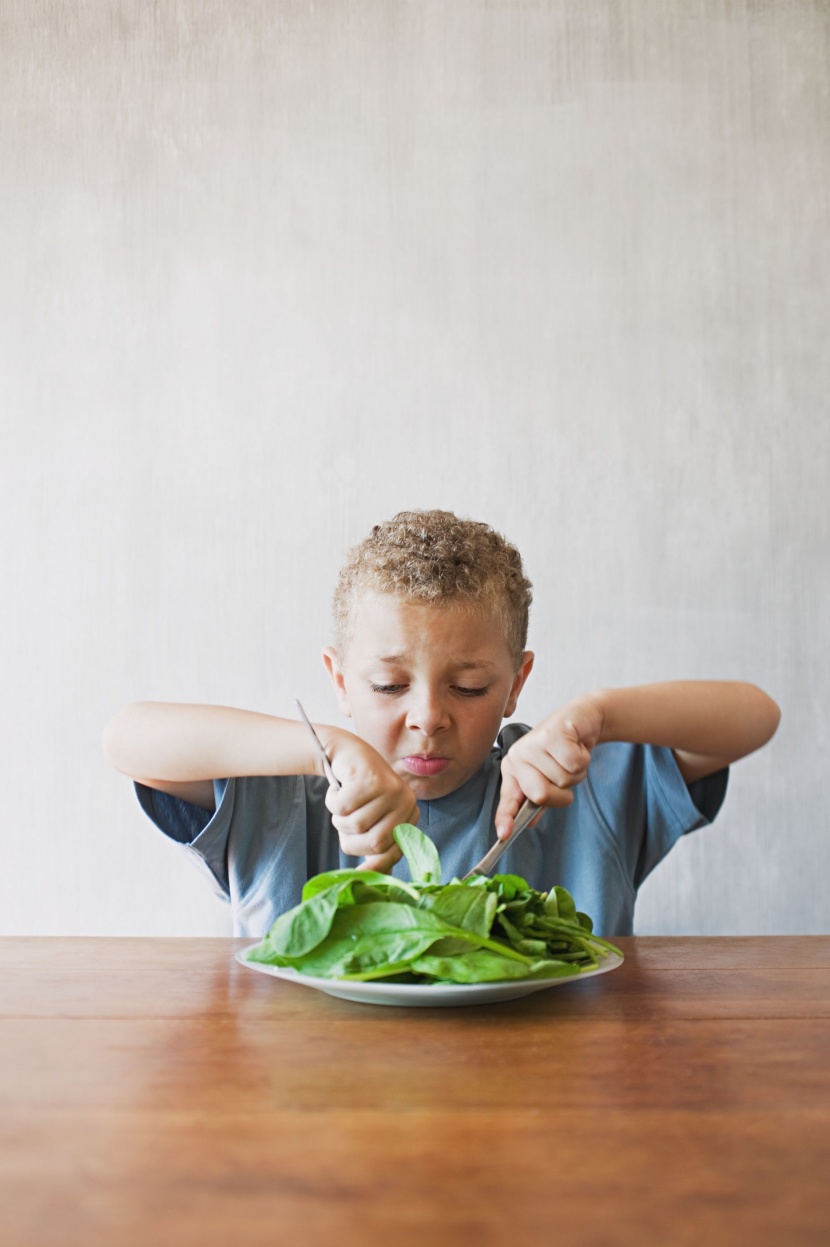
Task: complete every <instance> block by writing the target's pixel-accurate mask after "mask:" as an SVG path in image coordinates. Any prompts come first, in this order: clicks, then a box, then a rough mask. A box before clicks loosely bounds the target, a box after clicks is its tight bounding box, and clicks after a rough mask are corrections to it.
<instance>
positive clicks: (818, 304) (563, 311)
mask: <svg viewBox="0 0 830 1247" xmlns="http://www.w3.org/2000/svg"><path fill="white" fill-rule="evenodd" d="M828 34H830V7H828V5H827V4H826V3H824V0H815V2H812V3H811V2H810V0H756V2H755V3H753V4H752V5H747V4H746V3H744V2H743V0H700V2H699V3H696V4H693V5H692V4H688V3H685V0H675V2H674V3H671V2H670V0H669V2H666V0H630V2H628V3H626V2H623V0H621V2H617V0H607V2H603V0H570V2H568V3H558V2H556V0H550V2H548V3H532V2H527V3H514V4H508V3H499V2H495V3H491V2H485V0H454V2H453V3H452V4H445V3H443V2H441V0H435V2H433V0H429V2H415V0H397V2H396V3H389V0H365V2H363V3H350V2H349V0H323V2H319V0H318V2H317V3H314V4H312V3H310V2H297V3H257V2H255V0H243V2H238V3H233V4H225V3H220V2H219V0H213V2H212V3H205V2H204V0H198V2H197V0H178V2H176V0H167V2H166V3H165V4H161V5H143V4H135V3H133V2H132V0H89V2H88V3H85V4H82V5H68V4H65V3H59V2H58V0H38V2H37V3H32V2H31V0H2V2H0V171H2V173H0V238H1V239H2V258H1V259H0V263H1V264H2V269H1V270H0V350H2V359H1V360H0V366H1V367H2V372H1V373H0V386H1V387H2V391H1V392H0V403H2V439H3V440H2V446H3V455H2V465H1V466H2V473H3V482H2V490H1V491H0V517H2V533H3V546H4V566H3V585H4V589H5V592H4V595H3V612H2V641H3V650H2V653H3V659H4V661H3V688H2V704H3V710H4V715H3V736H2V759H3V771H4V774H3V780H4V782H3V798H4V800H3V805H4V810H3V819H2V827H1V828H0V836H2V849H3V853H2V861H3V869H2V872H0V931H2V932H6V933H21V934H28V933H45V934H55V933H65V934H79V933H98V932H100V933H144V934H166V933H171V934H191V933H205V934H213V933H223V932H226V931H229V930H230V925H229V918H228V915H227V911H226V910H224V909H223V908H222V906H221V905H220V904H219V903H218V902H216V901H215V900H214V899H213V898H212V896H210V895H209V893H208V892H207V890H206V889H205V887H204V884H203V882H202V880H201V878H200V877H199V876H198V875H197V874H196V872H195V871H193V869H192V867H191V866H190V864H189V863H188V862H187V861H185V860H183V859H182V858H180V856H179V855H178V853H177V852H176V850H175V849H174V848H173V847H171V846H169V845H168V844H167V843H166V842H165V841H164V840H163V838H162V837H161V836H160V834H159V833H157V832H156V831H155V830H154V829H153V828H152V826H151V825H150V824H149V823H148V822H147V821H146V820H145V818H144V816H143V815H142V814H141V813H140V811H139V809H138V806H137V803H136V802H135V800H134V798H133V797H132V794H131V791H130V789H129V786H128V784H127V783H126V781H124V780H123V779H121V778H120V777H118V776H116V775H115V774H113V773H111V772H110V771H109V770H108V768H107V766H106V764H105V762H104V760H103V757H102V755H101V751H100V733H101V729H102V727H103V725H104V723H105V722H106V721H107V719H108V718H109V717H110V715H111V714H112V713H113V712H114V711H115V710H116V709H117V708H118V707H119V706H121V705H123V704H125V703H126V702H129V701H131V700H134V699H138V698H159V699H169V700H194V701H197V700H202V701H212V702H227V703H231V704H236V705H245V706H251V707H254V708H257V709H261V710H272V711H274V712H275V713H288V714H290V713H292V706H293V698H294V696H295V695H301V696H302V697H303V699H304V701H305V702H306V704H307V706H308V709H309V710H310V711H311V712H312V713H313V714H314V715H317V716H319V717H326V716H328V717H332V716H334V715H335V714H336V711H335V710H334V707H333V702H332V699H331V698H330V696H329V693H328V689H327V685H326V682H325V678H324V673H323V671H322V667H321V665H320V662H319V649H320V647H321V646H322V645H323V644H324V643H325V642H326V641H327V640H328V639H329V631H328V602H329V594H330V589H331V585H332V582H333V578H334V574H335V571H336V569H337V567H338V565H339V562H340V559H341V557H342V554H343V552H344V550H345V549H346V547H347V546H348V545H349V544H351V543H352V542H354V541H356V540H358V539H359V538H360V537H362V536H363V535H364V533H365V532H366V531H367V530H368V528H369V527H370V525H371V524H372V523H374V522H375V521H377V520H378V519H380V518H383V517H386V516H388V515H390V514H391V513H393V512H394V511H395V510H398V509H400V508H402V507H417V506H435V505H440V506H446V507H450V508H453V509H456V510H457V511H459V512H460V513H462V514H467V515H472V516H475V517H477V518H482V519H486V520H487V521H489V522H490V523H492V524H493V525H495V526H496V527H498V528H500V529H502V530H503V531H504V532H505V533H506V534H507V535H508V536H509V537H510V538H512V539H513V540H514V541H516V542H517V543H518V544H519V546H520V548H521V549H522V550H523V552H524V554H525V557H526V562H527V566H528V570H529V573H530V575H531V577H532V579H533V580H534V582H535V586H536V603H535V610H534V614H533V619H532V635H531V642H532V645H533V647H534V648H535V649H536V650H537V651H538V654H539V659H538V665H537V670H536V672H535V674H534V678H533V684H532V686H531V687H530V688H529V690H528V692H527V694H526V696H525V699H524V703H523V705H522V707H521V710H522V716H521V717H523V718H527V719H529V720H531V721H532V720H533V719H534V718H536V717H539V716H541V715H542V713H543V712H545V711H548V710H550V709H553V708H554V706H555V705H556V704H558V703H559V702H560V701H561V700H563V699H564V698H566V697H567V696H568V695H570V694H573V693H575V692H578V691H581V690H583V689H586V688H589V687H592V686H595V685H597V684H607V683H632V682H637V681H646V680H659V679H663V678H669V677H676V676H712V677H736V678H745V679H749V680H754V681H756V682H758V683H760V684H761V685H762V686H764V687H765V688H767V689H768V690H769V691H770V692H771V693H772V694H773V695H774V696H775V697H776V698H777V699H778V700H779V701H780V703H781V705H782V707H783V712H784V718H783V722H782V726H781V729H780V731H779V734H778V736H777V737H776V739H775V740H774V742H773V743H772V745H770V746H769V747H768V748H767V749H766V750H765V751H763V753H762V754H760V755H757V756H755V757H753V758H751V759H749V760H747V761H746V762H744V763H742V764H741V765H739V766H738V767H737V768H736V769H735V771H734V773H733V778H732V782H731V790H730V794H729V797H728V800H727V804H726V806H725V809H724V812H723V814H722V816H721V818H720V819H719V820H718V823H717V824H716V826H715V827H714V828H712V829H711V830H710V831H708V832H705V833H703V834H700V835H697V836H695V837H692V838H690V839H689V840H688V842H685V843H683V844H682V845H681V846H680V847H679V848H678V849H677V850H676V851H675V853H674V854H673V855H672V857H671V858H670V859H669V860H668V861H667V862H666V863H664V865H663V866H662V867H661V868H660V869H659V870H658V871H657V872H656V874H655V875H654V876H653V877H652V879H651V880H650V881H649V883H648V884H647V885H646V888H645V890H644V892H643V894H642V900H641V907H640V910H639V922H638V927H639V929H640V930H641V931H644V932H704V933H705V932H727V933H736V932H808V931H827V930H830V908H828V900H827V888H826V883H825V880H826V878H827V875H828V866H830V850H828V817H827V813H826V811H827V800H826V794H825V790H824V784H823V775H824V771H825V768H826V759H827V753H828V745H830V739H828V714H827V709H826V708H827V704H828V700H830V673H829V672H828V645H827V638H826V621H827V620H828V617H830V616H828V607H829V606H830V603H829V602H828V586H830V575H829V574H828V572H830V567H828V557H827V556H828V526H829V525H830V507H828V504H827V498H826V494H827V485H828V450H829V449H830V447H828V441H829V440H830V439H829V438H828V421H827V414H826V403H827V394H828V391H830V367H829V366H828V351H827V346H826V343H827V326H828V310H830V309H828V303H829V302H830V296H829V295H828V291H829V290H830V283H828V275H829V274H828V267H830V266H829V265H828V249H827V238H828V203H829V202H830V160H828V154H829V153H828V147H830V142H829V140H830V127H828V115H830V114H828V103H830V91H829V90H828V59H830V58H828Z"/></svg>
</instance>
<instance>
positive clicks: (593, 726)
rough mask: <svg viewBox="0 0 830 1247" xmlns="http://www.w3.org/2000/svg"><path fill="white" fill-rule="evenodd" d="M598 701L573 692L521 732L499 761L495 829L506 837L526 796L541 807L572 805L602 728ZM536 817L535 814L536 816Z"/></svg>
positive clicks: (502, 838) (500, 837) (502, 836)
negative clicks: (575, 696)
mask: <svg viewBox="0 0 830 1247" xmlns="http://www.w3.org/2000/svg"><path fill="white" fill-rule="evenodd" d="M602 722H603V713H602V706H601V705H600V704H599V702H598V701H595V700H593V699H592V698H590V697H577V698H575V699H574V700H573V701H570V702H568V703H567V705H565V706H563V707H562V708H561V709H560V710H556V711H554V713H553V714H551V715H548V717H547V718H546V719H543V720H542V722H541V723H539V724H537V726H536V727H534V728H532V729H531V731H529V732H527V733H525V735H524V736H522V737H521V739H520V740H517V741H516V743H515V745H513V746H512V747H511V748H510V749H509V750H508V751H507V753H506V754H505V756H504V758H503V760H502V764H501V799H500V800H499V804H498V808H497V809H496V819H495V821H496V834H497V835H498V838H499V839H500V840H507V839H508V838H509V837H510V835H511V833H512V831H513V819H514V818H515V816H516V814H517V813H518V810H519V807H520V806H521V804H522V802H523V801H524V800H525V798H526V797H527V798H529V799H530V800H531V801H535V802H536V804H537V805H542V806H563V805H570V803H571V802H572V801H573V799H574V794H573V789H574V788H575V787H576V785H577V784H580V783H581V782H582V780H583V779H584V778H585V776H586V775H587V773H588V766H589V764H590V761H591V750H592V749H593V747H594V745H595V744H596V743H597V741H598V740H599V737H600V733H601V731H602ZM537 817H539V816H537Z"/></svg>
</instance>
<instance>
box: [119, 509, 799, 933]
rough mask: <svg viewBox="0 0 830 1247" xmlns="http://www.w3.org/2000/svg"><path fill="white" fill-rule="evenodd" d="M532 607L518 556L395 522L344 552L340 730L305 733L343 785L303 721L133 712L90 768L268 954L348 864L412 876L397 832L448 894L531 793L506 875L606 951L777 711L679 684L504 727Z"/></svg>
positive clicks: (451, 518) (719, 689) (160, 707)
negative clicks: (281, 927) (408, 835)
mask: <svg viewBox="0 0 830 1247" xmlns="http://www.w3.org/2000/svg"><path fill="white" fill-rule="evenodd" d="M530 602H531V585H530V582H529V581H528V580H527V578H526V577H525V575H524V572H523V569H522V563H521V558H520V556H519V553H518V551H517V550H516V549H515V548H514V547H513V546H512V545H510V544H509V543H508V542H507V541H505V539H504V538H503V537H501V536H500V535H499V534H498V533H496V532H494V531H493V530H492V529H490V528H489V527H488V526H487V525H486V524H480V523H476V522H473V521H470V520H461V519H459V518H457V517H456V516H455V515H453V514H452V513H451V512H446V511H422V512H418V511H415V512H402V513H401V514H399V515H396V516H395V517H394V519H392V520H390V521H388V522H387V523H384V524H379V525H376V526H375V528H373V530H372V532H371V533H370V534H369V536H368V537H367V538H366V539H365V541H363V542H361V543H360V544H359V545H358V546H356V547H355V548H354V549H353V550H351V551H350V553H349V556H348V558H347V561H346V563H345V565H344V567H343V568H342V570H341V573H340V577H339V581H338V585H337V589H336V592H335V597H334V618H335V645H334V647H332V648H326V649H325V650H324V651H323V661H324V663H325V665H326V668H327V670H328V672H329V675H330V677H331V681H332V684H333V686H334V692H335V695H336V697H337V701H338V703H339V706H340V709H341V711H342V712H343V714H344V715H346V716H348V717H349V718H351V720H352V723H353V725H354V732H353V733H352V732H347V731H344V730H343V729H342V728H338V727H332V726H330V725H329V724H323V723H320V724H316V725H315V726H316V729H317V732H318V735H319V736H320V738H321V740H322V743H323V745H324V747H325V749H326V752H327V753H328V756H329V759H330V761H331V766H332V769H333V771H334V774H335V775H336V776H337V778H338V779H339V780H340V782H341V785H342V787H341V788H340V789H335V788H330V787H329V786H328V783H327V781H326V780H325V778H324V777H323V774H322V765H321V762H320V760H319V759H318V756H317V754H316V753H315V751H314V748H313V746H312V743H311V741H310V738H309V735H308V733H307V729H306V728H305V726H304V725H303V724H302V723H300V722H297V721H293V720H289V719H279V718H274V717H272V716H270V715H265V714H257V713H253V712H249V711H245V710H236V709H231V708H229V707H224V706H189V705H178V704H157V703H138V704H136V705H133V706H129V707H127V708H126V709H125V710H122V711H121V712H120V713H119V714H117V715H116V716H115V718H114V719H113V720H112V721H111V722H110V724H109V725H108V726H107V728H106V730H105V732H104V750H105V753H106V755H107V757H108V758H109V760H110V762H111V763H112V765H113V766H114V767H116V768H117V769H118V770H119V771H122V772H124V773H126V774H127V775H129V776H131V777H132V778H133V779H134V781H135V784H136V790H137V793H138V798H139V800H140V802H141V805H142V807H143V808H144V810H145V811H146V813H147V814H148V815H149V816H150V818H151V819H152V820H153V822H154V823H156V825H157V826H158V827H160V828H161V830H162V831H163V832H165V834H166V835H168V836H170V837H171V838H172V839H173V840H175V841H177V842H178V843H180V844H182V845H184V846H186V848H187V850H188V851H189V852H190V853H191V854H192V855H193V857H194V858H195V859H196V860H197V861H198V862H199V863H200V864H201V865H202V866H203V867H204V868H206V869H207V871H208V873H209V876H210V878H211V879H212V881H213V884H214V887H215V888H216V890H217V891H218V893H219V895H220V896H222V897H223V898H224V899H225V900H229V901H230V903H231V906H232V909H233V917H234V930H235V932H236V934H237V935H244V936H251V937H256V936H261V935H262V934H264V933H265V931H267V930H268V928H269V926H270V925H271V923H272V922H273V921H274V919H275V918H276V917H277V915H278V914H280V913H282V912H283V911H284V910H286V909H288V908H290V907H291V906H292V905H295V904H296V903H297V902H298V901H299V900H300V893H301V890H302V886H303V884H304V883H305V881H306V879H308V878H309V877H310V876H311V875H314V874H317V873H318V872H319V871H323V870H331V869H336V868H339V867H343V866H353V865H355V860H354V859H355V858H360V857H362V858H364V863H363V864H364V865H365V866H366V867H370V868H372V869H374V870H383V871H390V870H391V871H392V872H393V873H394V874H396V875H397V874H401V875H402V877H404V878H406V877H407V874H406V865H405V863H403V862H401V860H400V858H401V854H400V851H399V850H398V847H397V845H396V843H395V841H394V839H393V835H392V832H393V829H394V828H395V827H396V826H397V824H398V823H403V822H419V824H420V826H421V828H422V830H423V831H425V832H426V833H427V835H429V836H430V837H431V838H432V839H433V840H434V841H435V843H436V845H437V847H438V850H439V852H440V854H441V860H442V865H443V868H444V872H445V878H447V879H448V878H450V877H451V876H453V875H459V876H460V875H462V874H464V873H465V872H466V871H467V870H469V869H470V867H471V866H473V865H474V864H475V863H476V862H477V861H478V860H479V859H480V858H481V857H483V855H484V853H485V852H486V850H487V849H488V848H489V847H490V845H491V844H492V843H493V841H494V839H495V836H496V834H498V835H499V836H500V837H501V838H505V837H509V835H510V832H511V830H512V825H513V817H514V815H515V814H516V812H517V810H518V809H519V806H520V805H521V804H522V802H523V800H524V799H525V797H528V798H530V799H531V800H532V801H535V802H536V803H537V804H539V805H541V806H544V807H545V808H544V810H543V812H542V813H541V814H540V815H539V816H538V818H537V820H536V822H535V824H534V825H533V826H532V827H530V828H529V829H528V830H527V831H526V832H525V833H524V834H523V835H522V836H521V837H520V838H519V839H518V840H517V841H516V844H515V846H511V847H510V848H508V849H507V851H506V853H505V854H504V856H503V857H502V859H501V861H500V863H499V867H498V869H499V871H501V872H512V873H515V874H519V875H522V876H523V877H525V878H526V879H527V880H528V881H529V882H530V883H531V884H532V885H533V886H534V887H537V888H539V889H543V890H546V889H548V888H549V887H550V886H551V885H553V884H554V883H558V884H562V885H564V886H565V887H566V888H567V889H568V890H569V891H570V892H571V893H572V894H573V895H574V897H575V899H576V902H577V905H578V906H579V908H580V909H582V910H584V911H586V912H587V913H589V914H590V915H591V916H592V918H593V919H594V925H595V930H596V931H597V932H598V933H599V934H601V935H606V936H614V935H627V934H630V933H631V931H632V923H633V916H634V902H635V899H636V895H637V889H638V887H639V886H640V884H641V883H642V881H643V880H644V879H645V877H646V875H647V874H648V873H649V871H651V870H652V869H653V868H654V867H655V866H656V865H657V863H658V862H659V861H660V860H661V859H662V858H663V857H664V856H665V855H666V853H668V851H669V850H670V849H671V847H672V846H673V845H674V843H675V842H676V841H677V840H678V839H679V837H680V836H681V835H683V834H684V833H685V832H688V831H692V830H694V829H695V828H698V827H701V826H704V825H706V824H707V823H710V822H711V821H712V820H713V819H714V817H715V815H716V814H717V812H718V810H719V809H720V806H721V803H722V801H723V798H724V794H725V791H726V782H727V775H728V770H727V768H728V766H729V764H730V763H732V762H734V761H736V760H737V759H738V758H741V757H743V756H744V755H745V754H748V753H751V752H752V751H753V750H754V749H758V748H759V747H760V746H761V745H763V744H765V743H766V741H768V740H769V739H770V737H771V736H772V734H773V733H774V731H775V729H776V727H777V725H778V720H779V710H778V707H777V706H776V704H775V702H773V701H772V700H771V699H770V698H769V697H767V695H766V694H765V693H763V692H761V690H760V689H758V688H756V687H755V686H754V685H751V684H742V683H730V682H705V681H683V682H677V683H668V684H655V685H647V686H643V687H639V688H617V689H599V690H595V691H593V692H590V693H586V694H585V695H584V696H580V697H576V698H574V699H573V700H572V701H570V702H568V703H567V704H566V705H565V706H562V707H560V709H558V710H556V711H554V712H553V714H550V715H548V716H547V718H545V719H543V720H542V722H541V723H538V724H537V725H536V726H535V727H534V728H529V727H527V726H525V725H523V724H519V723H511V724H509V725H508V726H507V727H505V728H504V729H503V730H501V731H500V730H499V729H500V726H501V722H502V719H503V718H504V717H506V716H510V715H513V714H514V713H515V710H516V705H517V702H518V698H519V694H520V693H521V691H522V688H523V686H524V684H525V681H526V680H527V678H528V676H529V675H530V671H531V668H532V666H533V657H534V656H533V654H532V653H531V652H530V651H528V650H526V649H525V644H526V638H527V623H528V611H529V607H530ZM494 741H495V744H494Z"/></svg>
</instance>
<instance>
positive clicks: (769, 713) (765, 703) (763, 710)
mask: <svg viewBox="0 0 830 1247" xmlns="http://www.w3.org/2000/svg"><path fill="white" fill-rule="evenodd" d="M751 687H752V690H753V695H754V697H755V699H756V702H757V710H756V723H757V726H758V734H759V736H761V737H762V739H761V740H760V741H759V742H758V746H757V747H758V748H760V747H761V745H765V744H766V743H767V741H769V740H772V738H773V736H774V735H775V733H776V732H777V731H778V724H779V723H780V722H781V707H780V706H779V705H778V702H777V701H775V700H774V699H773V698H772V697H770V695H769V693H765V692H764V690H763V689H762V688H758V686H757V685H756V684H753V685H752V686H751Z"/></svg>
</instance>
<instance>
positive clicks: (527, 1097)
mask: <svg viewBox="0 0 830 1247" xmlns="http://www.w3.org/2000/svg"><path fill="white" fill-rule="evenodd" d="M241 943H242V941H234V940H216V939H203V940H197V939H190V940H182V939H178V940H177V939H163V940H159V939H156V940H151V939H72V940H63V939H5V940H0V959H2V978H0V984H2V986H0V1086H1V1087H2V1091H1V1092H0V1108H1V1109H2V1115H1V1116H0V1148H1V1149H2V1150H1V1151H0V1196H2V1203H0V1242H2V1244H3V1247H30V1245H31V1247H35V1245H37V1247H65V1245H69V1244H71V1245H73V1247H74V1245H75V1244H77V1245H79V1247H98V1244H102V1245H103V1244H106V1245H107V1247H131V1245H132V1244H135V1245H136V1247H138V1245H140V1247H162V1245H166V1244H170V1247H174V1245H175V1247H190V1245H191V1244H192V1245H193V1247H212V1245H213V1244H216V1245H217V1247H219V1245H222V1247H226V1245H229V1244H237V1243H238V1244H240V1245H244V1247H252V1245H259V1244H263V1245H265V1244H267V1245H268V1247H272V1245H274V1244H291V1245H292V1247H306V1245H308V1244H318V1243H320V1244H323V1243H325V1244H332V1245H340V1244H346V1245H347V1247H350V1245H351V1244H358V1243H360V1244H364V1245H365V1244H374V1243H389V1244H390V1247H404V1245H408V1244H415V1243H418V1244H423V1243H425V1244H427V1245H428V1247H436V1245H437V1244H452V1245H453V1247H455V1245H456V1244H458V1245H466V1244H476V1245H477V1247H480V1245H482V1244H485V1245H489V1244H504V1245H507V1244H511V1245H512V1244H522V1245H523V1247H524V1244H530V1242H531V1240H532V1239H536V1241H538V1242H540V1243H545V1244H548V1243H550V1244H557V1245H558V1244H565V1243H567V1244H571V1243H573V1244H574V1245H575V1247H617V1245H620V1247H622V1245H628V1244H631V1245H632V1247H634V1245H635V1244H636V1247H650V1245H651V1244H655V1245H656V1244H659V1245H660V1247H684V1245H685V1244H689V1247H700V1245H701V1244H706V1247H721V1244H733V1243H734V1244H741V1245H742V1247H743V1244H747V1245H750V1244H751V1245H752V1247H763V1245H765V1244H770V1245H774V1247H796V1245H797V1247H805V1245H806V1244H821V1245H822V1247H826V1244H828V1243H830V1195H829V1194H828V1193H829V1192H830V937H821V938H818V939H806V938H803V939H802V938H793V937H789V938H781V939H628V940H620V941H618V943H619V944H620V946H621V947H622V949H623V950H624V952H625V955H626V962H625V964H624V965H623V966H622V967H621V968H620V969H617V970H615V971H613V972H612V973H611V974H608V975H602V976H599V977H597V978H595V979H591V980H586V981H585V982H577V983H568V984H567V985H565V986H561V987H555V988H552V989H551V990H550V991H545V992H541V993H538V994H536V995H533V996H529V997H527V998H525V999H523V1000H519V1001H514V1002H511V1003H509V1004H500V1005H491V1006H489V1007H477V1008H462V1009H425V1010H422V1009H397V1008H381V1007H377V1006H366V1005H358V1004H350V1003H348V1002H345V1001H338V1000H333V999H331V998H329V997H327V996H324V995H322V994H321V993H319V992H315V991H312V990H310V989H308V988H303V987H299V986H297V985H294V984H288V983H283V982H281V981H279V980H276V979H271V978H268V977H266V976H264V975H261V974H258V973H256V972H254V971H251V970H248V969H245V968H243V967H242V966H239V965H237V964H236V963H235V962H234V960H233V952H234V950H235V949H236V948H237V947H239V946H240V945H241ZM537 1236H538V1237H537Z"/></svg>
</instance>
